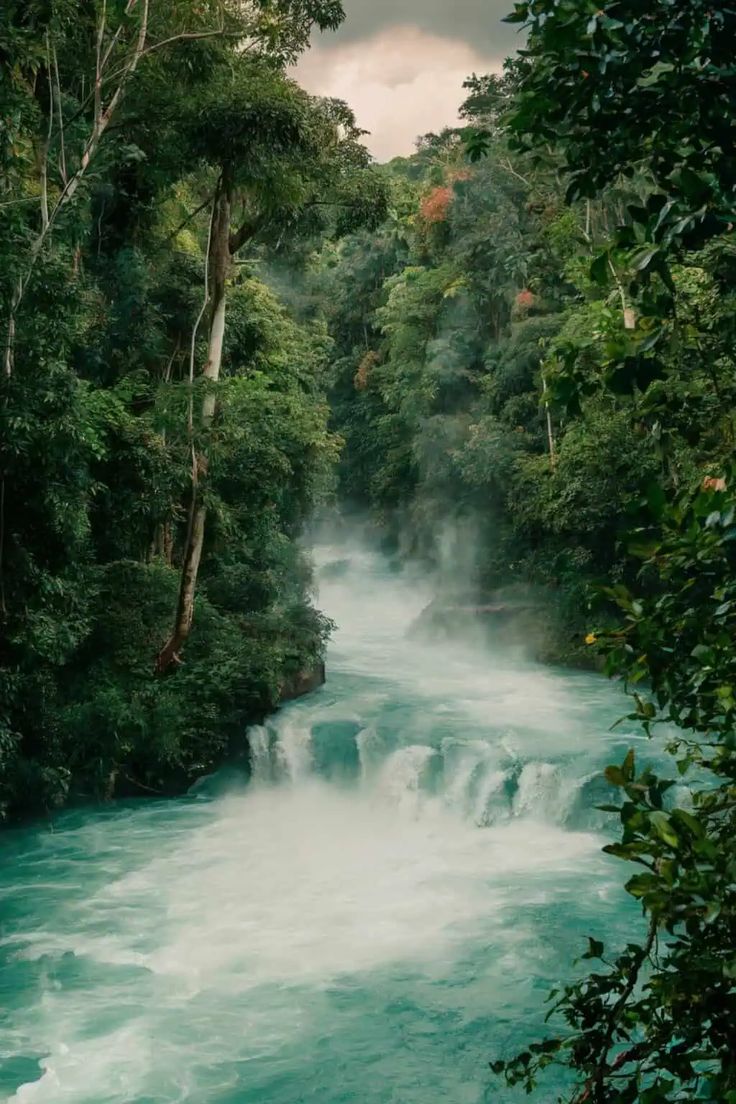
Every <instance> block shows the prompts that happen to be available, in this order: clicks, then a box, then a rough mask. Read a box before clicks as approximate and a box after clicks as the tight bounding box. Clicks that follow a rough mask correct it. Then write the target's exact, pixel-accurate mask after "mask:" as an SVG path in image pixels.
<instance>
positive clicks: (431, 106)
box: [298, 0, 519, 161]
mask: <svg viewBox="0 0 736 1104" xmlns="http://www.w3.org/2000/svg"><path fill="white" fill-rule="evenodd" d="M344 7H345V11H346V13H347V19H346V20H345V23H344V25H343V27H342V28H341V29H340V30H339V31H338V32H337V34H330V35H321V36H319V37H318V38H317V39H316V41H315V43H314V46H313V47H312V49H311V50H310V51H309V53H308V54H306V55H305V57H304V58H303V59H302V61H301V62H300V64H299V71H298V76H299V79H300V81H301V83H302V84H303V85H304V86H305V88H308V89H309V91H310V92H315V93H318V94H320V95H325V96H337V97H339V98H340V99H342V100H347V102H348V103H349V104H350V105H351V107H352V108H353V109H354V111H355V112H356V115H357V117H358V122H359V124H360V125H361V126H362V127H364V128H365V129H366V130H369V131H370V132H371V136H370V138H369V139H367V142H368V145H369V146H370V148H371V150H372V151H373V153H374V154H375V156H376V157H377V158H378V159H379V160H381V161H384V160H387V159H388V158H390V157H395V156H396V155H397V154H408V153H411V152H412V149H413V148H414V140H415V138H416V137H417V136H418V135H420V134H426V132H427V131H429V130H440V129H441V128H442V127H443V126H447V125H451V124H453V123H454V122H455V121H456V120H457V108H458V106H459V104H460V103H461V101H462V98H463V92H462V83H463V80H464V79H465V77H467V76H468V75H469V74H470V73H473V72H476V73H488V72H491V71H493V70H497V69H499V68H500V65H501V63H502V61H503V59H504V57H506V56H507V55H508V54H509V53H512V52H513V50H514V49H515V47H516V44H517V43H518V41H519V39H518V34H517V31H516V29H515V28H514V27H510V26H508V25H506V24H504V23H502V22H501V17H502V16H503V15H505V14H506V13H507V12H508V11H510V10H511V8H512V7H513V3H512V0H344Z"/></svg>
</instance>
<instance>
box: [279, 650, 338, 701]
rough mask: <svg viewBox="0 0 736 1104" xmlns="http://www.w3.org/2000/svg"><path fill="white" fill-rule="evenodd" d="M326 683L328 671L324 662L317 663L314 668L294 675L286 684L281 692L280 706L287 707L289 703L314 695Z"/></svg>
mask: <svg viewBox="0 0 736 1104" xmlns="http://www.w3.org/2000/svg"><path fill="white" fill-rule="evenodd" d="M326 681H327V670H326V668H325V664H324V661H320V662H319V663H315V664H314V666H313V667H308V668H305V669H304V670H302V671H297V673H296V674H295V675H292V676H291V677H290V678H288V679H287V680H286V682H285V683H284V685H283V688H282V690H281V697H280V698H279V704H280V705H285V704H286V703H287V702H291V701H296V700H297V699H298V698H303V697H306V695H307V694H312V693H314V691H315V690H319V688H320V687H321V686H324V684H325V682H326Z"/></svg>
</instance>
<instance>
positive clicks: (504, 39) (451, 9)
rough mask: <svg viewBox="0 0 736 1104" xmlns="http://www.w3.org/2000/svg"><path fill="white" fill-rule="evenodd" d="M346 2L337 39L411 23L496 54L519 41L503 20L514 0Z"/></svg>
mask: <svg viewBox="0 0 736 1104" xmlns="http://www.w3.org/2000/svg"><path fill="white" fill-rule="evenodd" d="M343 5H344V7H345V13H346V19H345V23H344V24H343V26H342V27H341V28H340V30H339V31H338V33H337V35H336V36H335V40H336V41H342V42H348V41H351V40H352V41H354V40H356V39H362V38H368V37H370V36H372V35H374V34H376V32H378V31H382V30H385V29H387V28H390V27H397V26H401V25H407V24H408V25H413V26H415V27H419V28H421V29H422V30H423V31H428V32H430V33H431V34H436V35H440V36H442V37H446V38H458V39H461V40H463V41H465V42H468V43H470V44H471V45H473V46H474V47H475V48H476V49H478V50H481V51H482V52H483V53H484V54H489V55H492V56H493V57H505V56H506V55H507V54H510V53H512V52H513V51H514V50H515V49H516V48H517V47H518V44H519V35H518V31H517V29H516V28H515V27H514V26H510V25H509V24H507V23H502V22H501V20H502V18H503V16H505V15H507V14H508V12H509V11H511V9H512V8H513V0H343ZM330 37H332V36H330Z"/></svg>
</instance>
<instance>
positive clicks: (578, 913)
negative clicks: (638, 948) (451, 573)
mask: <svg viewBox="0 0 736 1104" xmlns="http://www.w3.org/2000/svg"><path fill="white" fill-rule="evenodd" d="M331 555H332V558H333V559H335V558H337V557H344V556H345V553H344V551H342V550H339V551H338V550H336V551H335V552H333V553H332V554H331V553H330V552H329V550H323V551H322V553H321V559H322V561H323V565H324V567H323V572H322V582H321V585H320V603H321V606H322V608H324V609H325V610H326V612H327V613H328V614H329V615H330V616H331V617H332V618H333V619H334V620H335V621H336V622H337V624H338V626H339V627H338V631H337V632H336V635H335V638H334V641H333V645H332V648H331V655H330V661H329V671H330V674H329V679H328V684H327V686H326V687H325V688H324V689H323V690H321V691H319V692H318V693H316V694H314V695H312V696H311V697H309V698H307V699H305V700H303V701H301V702H299V703H296V704H294V705H292V706H290V707H288V708H286V709H284V710H283V711H282V712H281V713H280V714H279V715H278V716H277V717H276V718H275V719H274V720H273V721H272V722H271V723H269V724H268V725H267V726H265V727H263V728H258V729H255V730H252V732H251V741H252V748H253V767H254V771H253V774H254V776H253V778H252V780H251V781H250V783H248V784H247V785H246V784H245V783H241V784H235V783H233V786H232V788H231V790H230V792H226V793H225V794H220V795H219V796H213V787H212V786H208V785H207V784H204V785H203V786H200V787H195V790H194V792H193V794H191V795H189V796H188V797H186V798H183V799H182V800H179V801H173V802H163V801H153V802H143V801H141V802H131V803H125V804H122V805H118V806H113V807H109V808H104V809H91V810H90V809H85V810H81V811H78V810H77V811H72V812H68V813H65V814H63V815H60V816H58V817H57V818H56V820H55V822H54V824H53V830H50V828H49V826H48V825H42V826H34V827H31V828H24V829H19V830H14V831H9V832H6V833H5V834H4V835H3V836H2V837H0V849H1V850H2V869H1V870H0V917H1V927H0V1099H2V1100H7V1101H12V1102H13V1104H47V1102H48V1104H50V1102H57V1101H58V1102H59V1104H62V1102H64V1104H173V1102H190V1104H300V1102H310V1104H312V1102H313V1104H394V1102H395V1104H440V1102H451V1104H481V1102H483V1104H490V1102H494V1104H496V1102H506V1101H510V1100H512V1099H521V1097H519V1096H514V1095H512V1094H509V1093H508V1092H507V1091H506V1090H502V1089H501V1088H500V1086H499V1085H498V1083H497V1082H496V1080H495V1079H494V1078H493V1076H492V1074H491V1073H490V1071H489V1068H488V1063H489V1062H490V1061H491V1060H492V1059H493V1058H495V1057H497V1056H499V1055H501V1054H505V1053H508V1052H510V1051H511V1050H513V1049H514V1048H515V1047H518V1046H519V1045H520V1044H522V1043H524V1042H525V1041H526V1040H528V1039H529V1038H531V1037H534V1035H535V1032H538V1031H539V1030H540V1029H541V1028H540V1024H541V1021H542V1019H543V1015H544V1010H545V1009H544V998H545V995H546V993H547V991H548V989H549V988H550V987H551V985H552V984H553V983H554V982H556V981H557V980H559V979H560V978H564V977H566V976H567V975H568V971H569V968H570V962H571V960H572V959H573V958H575V957H576V956H577V955H578V954H579V953H580V952H581V950H583V949H584V937H585V936H586V935H588V934H590V935H594V936H596V937H601V936H605V937H607V938H610V939H612V940H613V941H616V942H618V941H625V939H626V938H627V936H630V935H632V934H634V932H638V931H639V923H640V922H639V918H638V915H637V913H636V911H635V910H634V909H633V908H632V907H631V906H630V905H629V904H628V903H627V898H626V897H625V895H624V893H623V891H622V889H621V881H622V876H623V873H624V871H623V869H622V868H621V866H620V864H617V863H615V862H613V861H609V860H607V859H606V858H605V857H604V856H603V855H602V854H601V851H600V848H601V846H602V844H603V843H604V842H605V840H604V837H603V832H604V816H605V814H600V813H597V812H596V811H595V809H594V806H595V805H596V803H599V802H600V801H601V800H602V799H604V792H605V787H604V786H602V784H601V782H600V771H601V769H602V767H603V766H604V765H605V764H606V763H608V762H611V761H615V760H617V759H620V758H622V757H623V754H624V753H625V749H626V748H627V747H628V746H630V744H631V742H632V740H635V739H636V738H637V737H636V736H635V735H633V734H631V733H628V732H627V731H626V728H625V727H624V728H623V729H621V728H619V729H617V730H616V732H615V734H614V733H612V732H611V730H610V726H611V724H612V722H613V721H614V720H616V719H617V718H618V717H619V716H620V715H621V713H623V712H625V702H624V699H623V697H622V695H621V693H620V691H619V690H617V689H616V687H614V686H611V685H610V684H608V683H607V682H606V681H605V680H603V679H600V678H597V677H594V676H589V675H583V674H571V673H564V672H559V671H553V670H549V669H545V668H542V667H539V666H536V665H534V664H532V663H529V662H526V661H524V660H523V659H522V658H520V657H519V656H518V655H516V654H510V653H507V652H504V651H499V652H497V653H494V652H493V651H490V652H489V651H483V650H482V649H480V648H479V647H478V646H472V645H471V644H467V645H462V644H458V643H453V644H447V643H445V644H440V643H428V642H420V641H417V640H416V639H414V638H409V637H407V629H408V628H409V626H410V625H411V624H412V622H413V621H414V620H415V619H416V617H417V616H418V615H419V613H420V612H421V610H422V609H423V608H424V607H425V606H426V604H427V602H428V600H429V597H430V594H429V593H428V591H427V590H426V589H425V586H424V585H423V584H422V583H421V582H419V581H417V580H412V579H411V578H410V577H409V576H407V575H406V574H404V575H396V574H392V573H391V572H390V571H389V570H388V569H387V568H386V566H385V564H384V563H383V562H382V561H381V560H380V558H378V557H377V556H375V555H373V554H370V553H367V552H364V551H358V552H355V553H353V554H352V557H351V559H350V562H349V564H348V565H343V569H342V570H340V571H338V570H335V565H334V563H333V565H332V570H331V569H330V562H329V561H330V557H331ZM552 1099H554V1080H553V1081H552V1083H551V1084H549V1085H548V1087H547V1089H546V1090H545V1092H544V1093H542V1094H541V1095H540V1100H545V1101H550V1100H552Z"/></svg>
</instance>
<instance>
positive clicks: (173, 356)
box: [0, 0, 736, 1104]
mask: <svg viewBox="0 0 736 1104" xmlns="http://www.w3.org/2000/svg"><path fill="white" fill-rule="evenodd" d="M511 18H512V19H513V20H514V21H516V22H518V23H519V24H522V25H525V26H526V27H527V31H528V39H527V44H526V47H525V48H524V49H523V50H522V51H521V53H520V55H519V56H518V57H517V58H514V59H513V60H511V61H509V62H508V63H507V65H506V67H505V70H504V72H503V74H502V75H487V76H483V75H481V76H478V75H475V76H472V77H470V78H469V80H468V82H467V84H466V88H465V95H466V98H465V101H464V104H463V106H462V110H461V115H462V118H463V124H462V125H461V126H460V127H458V128H454V129H450V130H445V131H443V132H441V133H439V134H428V135H426V136H424V137H423V138H421V139H420V141H419V142H418V146H417V151H416V153H415V154H414V155H413V156H411V157H408V158H400V159H397V160H395V161H393V162H391V163H390V164H388V165H386V166H376V165H375V164H374V163H373V162H372V161H371V158H370V156H369V155H368V153H367V151H366V149H365V148H364V146H363V144H362V137H363V136H362V133H361V131H360V130H359V129H358V127H357V125H356V122H355V119H354V117H353V115H352V114H351V112H350V109H349V108H348V107H347V106H346V105H345V104H343V103H340V102H337V101H330V100H324V99H319V98H315V97H312V96H309V95H307V94H306V93H305V92H304V91H302V90H301V89H300V88H299V87H298V85H297V84H296V83H295V82H294V80H293V79H292V78H291V77H290V76H289V75H288V72H289V70H288V66H289V65H290V63H292V62H293V61H294V60H295V59H296V57H297V56H298V55H299V53H300V52H301V51H302V50H303V49H305V48H306V47H307V45H308V41H309V37H310V34H311V33H312V31H313V29H315V28H329V27H334V26H336V25H337V24H338V23H339V21H340V19H341V10H340V5H339V3H338V2H337V0H268V2H267V0H262V2H253V3H241V2H237V0H204V2H197V3H194V2H193V0H175V2H167V3H166V4H162V3H158V2H156V0H127V2H123V0H108V2H105V0H85V2H83V3H79V2H77V0H53V2H49V0H15V2H14V0H9V2H6V3H5V4H4V5H3V10H2V12H0V62H1V67H0V311H1V316H0V332H1V338H0V347H1V350H2V395H1V397H0V420H1V426H2V431H1V433H0V618H1V631H0V807H1V808H2V810H3V813H4V815H5V816H6V817H7V818H12V817H15V816H18V815H20V814H27V813H29V812H40V811H44V810H49V809H52V808H55V807H58V806H60V805H63V804H64V803H66V802H69V801H71V800H79V799H80V798H97V799H102V798H105V797H107V798H109V797H112V796H114V795H118V794H126V793H131V792H135V793H141V792H144V793H145V792H153V793H162V792H163V793H167V792H176V791H178V790H181V788H183V787H185V786H186V785H187V784H188V783H189V782H190V781H191V780H192V779H193V778H195V777H197V776H198V775H200V774H202V773H203V772H205V771H206V770H208V769H209V768H211V767H212V766H213V765H216V764H218V763H220V762H222V761H223V759H224V758H225V757H226V756H227V755H228V754H231V753H233V752H234V751H237V749H238V748H239V747H241V746H242V743H243V739H244V737H243V734H244V732H245V728H246V725H247V724H248V723H250V722H253V721H255V720H259V719H260V718H262V717H263V716H264V715H265V714H266V713H268V712H269V711H270V710H272V709H273V708H274V707H275V706H276V705H277V703H278V701H279V699H280V698H281V696H282V695H283V693H284V690H285V687H286V686H287V685H288V682H289V680H290V679H292V678H294V677H295V676H297V675H298V674H299V673H300V672H301V671H303V670H304V669H305V668H308V667H309V665H310V664H313V663H314V662H315V661H317V660H319V658H320V657H321V655H322V653H323V647H324V643H325V640H326V637H327V634H328V631H329V625H328V623H327V622H326V621H325V619H324V618H323V617H322V616H321V615H320V613H319V612H318V611H317V610H316V609H315V608H314V606H313V605H312V603H311V599H310V572H309V562H308V558H307V557H306V556H305V554H304V553H303V551H302V545H301V537H302V535H303V532H304V528H305V525H306V524H307V522H308V521H309V519H310V518H312V517H314V516H315V512H316V511H317V509H318V507H320V506H321V505H323V504H324V503H326V502H327V503H330V504H332V506H333V507H334V505H335V504H336V503H337V504H339V507H340V509H341V510H342V512H343V514H351V513H353V514H359V515H361V516H366V515H367V516H369V517H370V518H371V519H372V521H373V524H374V525H376V526H377V527H378V528H379V530H380V532H381V533H382V535H383V537H384V539H385V541H386V543H387V544H389V545H392V546H393V547H394V548H396V549H398V550H399V552H400V553H401V555H403V556H414V557H418V558H421V559H423V560H425V561H427V562H429V563H433V562H437V560H438V558H439V556H440V545H441V540H442V534H443V532H444V531H445V530H446V527H447V526H448V525H452V526H454V527H458V528H460V529H461V530H463V531H465V532H467V533H472V543H473V548H474V561H475V568H476V571H477V580H478V583H477V585H478V588H479V590H480V592H482V593H484V594H486V593H493V592H497V591H499V590H500V589H501V588H509V587H511V588H514V587H516V588H522V589H524V591H525V592H527V593H532V592H533V593H534V594H535V595H536V596H537V598H538V597H539V596H540V595H541V596H542V598H541V601H542V605H543V608H544V611H545V615H544V619H543V620H544V625H543V631H540V632H539V633H538V634H535V647H536V650H537V652H538V654H539V655H540V656H541V657H542V658H545V659H547V660H550V661H553V662H561V661H564V662H575V663H588V664H590V665H598V666H602V665H605V666H606V668H607V670H608V672H609V673H610V674H615V675H619V676H622V677H623V678H625V679H626V681H627V685H628V686H629V687H630V689H631V692H632V695H633V696H632V702H633V705H632V716H633V717H635V718H636V719H637V720H638V721H640V722H641V724H642V725H643V726H644V728H645V730H646V731H648V732H651V731H653V732H655V733H656V732H658V731H659V728H658V727H657V726H658V725H660V724H661V723H666V724H667V729H666V731H667V732H668V733H669V734H670V736H669V738H670V740H671V744H670V751H671V755H672V760H671V766H672V769H671V771H670V772H669V774H668V775H667V776H666V777H658V776H656V775H655V774H654V773H653V772H652V771H651V770H649V769H647V770H645V771H640V770H639V768H638V766H637V763H636V761H635V759H634V756H633V753H632V754H631V755H630V756H629V757H628V758H627V760H626V761H625V762H624V763H623V764H619V765H614V766H612V767H611V768H609V772H608V779H609V782H611V784H612V785H613V786H615V787H617V789H618V790H619V792H620V795H621V801H620V803H618V804H616V805H615V806H614V809H615V811H616V812H617V813H618V815H619V816H620V820H621V838H620V840H619V841H618V842H616V843H614V844H611V846H610V847H609V848H608V850H609V851H610V852H611V854H613V855H615V856H618V857H620V858H621V859H622V860H624V861H625V862H627V863H633V864H634V870H635V873H634V874H633V876H632V877H631V878H630V880H629V881H628V886H627V888H628V891H629V893H630V894H631V895H632V896H634V897H635V898H636V899H637V900H638V901H640V902H641V905H642V909H643V912H644V914H645V917H646V920H645V924H644V925H643V927H642V932H641V938H640V939H638V940H637V939H636V937H635V935H636V933H632V941H631V943H630V944H629V945H628V946H627V947H626V948H624V949H623V950H621V948H612V949H611V950H610V952H609V951H608V950H607V949H606V948H605V947H604V946H603V945H602V944H601V943H598V942H597V941H595V940H591V943H590V946H589V948H588V952H587V954H586V956H585V957H586V958H588V959H590V960H595V966H594V970H593V972H592V973H590V974H583V976H582V977H581V976H579V974H580V971H578V973H577V974H576V975H575V977H576V980H574V981H572V982H571V983H570V984H569V985H567V986H563V987H561V989H560V991H559V992H557V994H556V995H555V997H554V1012H553V1015H552V1019H551V1028H550V1035H549V1037H548V1038H546V1039H543V1040H540V1042H539V1043H538V1044H535V1046H533V1047H531V1048H530V1049H528V1050H526V1051H524V1052H523V1053H522V1054H521V1055H518V1056H516V1057H510V1056H508V1055H500V1056H489V1057H494V1068H495V1070H496V1073H497V1074H499V1075H500V1076H502V1077H505V1078H506V1079H507V1080H508V1082H509V1083H511V1084H512V1085H513V1084H519V1085H520V1086H521V1087H522V1088H524V1087H526V1088H528V1089H531V1088H532V1087H533V1085H534V1084H535V1082H536V1079H537V1078H538V1076H540V1075H542V1074H543V1072H544V1069H545V1067H546V1066H548V1065H549V1064H550V1063H552V1062H555V1063H560V1062H561V1063H563V1064H565V1065H567V1066H569V1068H570V1070H571V1085H572V1086H573V1087H572V1088H571V1090H570V1096H569V1099H570V1100H572V1101H575V1102H577V1104H583V1102H584V1101H590V1102H593V1104H602V1102H604V1101H605V1102H611V1104H612V1102H620V1104H626V1102H634V1101H641V1102H642V1104H657V1102H674V1101H683V1100H696V1099H698V1100H701V1099H702V1100H712V1101H719V1102H729V1101H730V1102H732V1104H733V1102H734V1101H736V1057H735V1056H734V1046H733V1024H734V1021H735V1020H736V989H735V981H736V911H735V906H736V888H735V887H736V853H734V849H733V842H732V841H733V836H734V829H735V828H736V811H735V810H736V729H735V727H734V724H735V719H736V692H735V690H734V678H735V676H736V643H735V640H734V627H735V625H736V559H735V557H736V551H735V549H736V499H735V498H734V493H735V492H734V488H735V487H736V469H735V468H734V459H733V452H734V415H735V412H736V371H735V369H736V355H735V353H734V350H735V348H736V332H735V330H736V238H735V237H734V220H736V215H734V205H735V203H736V161H735V159H734V154H733V150H734V132H735V129H736V75H735V74H734V69H733V64H732V52H733V51H732V43H733V41H734V37H735V36H736V13H734V12H733V11H731V10H730V9H729V8H727V7H724V6H718V5H713V4H706V3H704V2H703V3H701V2H699V0H671V2H661V3H656V4H648V5H641V4H639V3H635V2H633V0H620V2H611V3H603V4H602V5H597V4H584V3H580V2H579V0H534V2H533V3H530V2H522V3H519V4H517V6H516V10H515V13H514V14H513V16H512V17H511ZM676 781H677V783H678V786H679V787H680V789H679V790H678V792H681V790H682V786H683V785H685V786H686V787H687V790H688V797H687V799H686V800H685V799H682V798H678V801H677V803H676V807H675V805H673V802H672V801H671V794H670V791H671V790H672V788H673V786H674V784H675V782H676ZM560 1024H563V1029H560V1027H559V1025H560ZM565 1025H566V1029H564V1028H565Z"/></svg>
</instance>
